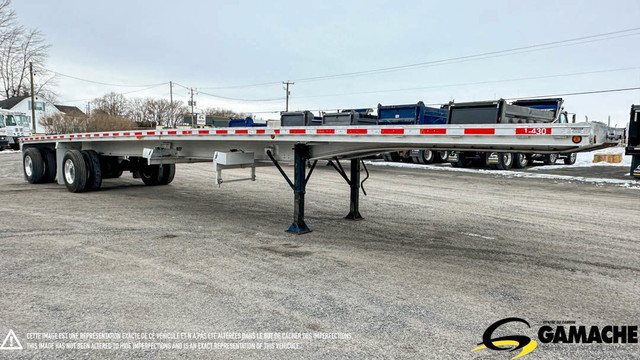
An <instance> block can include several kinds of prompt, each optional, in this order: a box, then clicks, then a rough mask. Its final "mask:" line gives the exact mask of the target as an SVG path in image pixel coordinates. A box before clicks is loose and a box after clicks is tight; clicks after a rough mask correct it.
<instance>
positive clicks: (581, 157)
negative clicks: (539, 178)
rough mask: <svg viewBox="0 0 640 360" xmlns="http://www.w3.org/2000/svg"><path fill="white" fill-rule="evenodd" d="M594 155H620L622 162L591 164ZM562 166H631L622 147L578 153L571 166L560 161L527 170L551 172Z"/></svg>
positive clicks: (629, 158) (628, 156) (629, 159)
mask: <svg viewBox="0 0 640 360" xmlns="http://www.w3.org/2000/svg"><path fill="white" fill-rule="evenodd" d="M595 154H607V155H612V154H622V161H621V162H619V163H608V162H604V161H602V162H597V163H594V162H593V155H595ZM563 166H572V167H591V166H624V167H630V166H631V155H624V148H622V147H617V146H616V147H610V148H606V149H601V150H595V151H589V152H581V153H578V158H577V159H576V163H575V164H573V165H564V164H562V161H561V160H558V164H556V165H542V166H532V167H531V168H530V169H529V170H533V171H539V170H552V169H559V168H561V167H563Z"/></svg>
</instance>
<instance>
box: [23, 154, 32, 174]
mask: <svg viewBox="0 0 640 360" xmlns="http://www.w3.org/2000/svg"><path fill="white" fill-rule="evenodd" d="M24 173H25V174H27V177H31V175H33V161H32V160H31V156H29V155H27V156H25V157H24Z"/></svg>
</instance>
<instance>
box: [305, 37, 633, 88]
mask: <svg viewBox="0 0 640 360" xmlns="http://www.w3.org/2000/svg"><path fill="white" fill-rule="evenodd" d="M638 30H640V28H632V29H626V30H619V31H613V32H608V33H602V34H597V35H589V36H582V37H578V38H573V39H567V40H560V41H552V42H548V43H543V44H536V45H529V46H521V47H516V48H511V49H505V50H498V51H490V52H485V53H479V54H474V55H466V56H458V57H452V58H447V59H441V60H434V61H426V62H420V63H415V64H409V65H401V66H392V67H387V68H380V69H373V70H365V71H356V72H350V73H342V74H335V75H326V76H316V77H308V78H302V79H297V80H296V81H315V80H324V79H330V78H337V77H351V76H360V75H369V74H377V73H380V72H389V71H398V70H404V69H413V68H417V67H425V66H433V65H440V64H444V63H457V62H462V61H469V60H475V59H486V58H491V57H495V56H506V55H513V54H521V53H525V52H531V51H540V50H547V49H549V48H557V47H564V46H573V45H578V44H583V43H588V42H595V41H603V40H609V39H615V38H618V37H626V36H633V35H640V33H636V34H625V35H621V36H612V37H607V38H603V39H594V40H590V41H583V42H580V41H581V40H586V39H593V38H598V37H604V36H608V35H614V34H620V33H628V32H633V31H638ZM567 43H571V44H567ZM461 60H462V61H461Z"/></svg>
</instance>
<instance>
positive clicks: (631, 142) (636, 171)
mask: <svg viewBox="0 0 640 360" xmlns="http://www.w3.org/2000/svg"><path fill="white" fill-rule="evenodd" d="M639 114H640V105H631V116H630V119H629V136H628V138H627V139H628V142H627V147H626V151H625V153H626V154H627V155H631V176H633V177H635V178H638V179H640V115H639Z"/></svg>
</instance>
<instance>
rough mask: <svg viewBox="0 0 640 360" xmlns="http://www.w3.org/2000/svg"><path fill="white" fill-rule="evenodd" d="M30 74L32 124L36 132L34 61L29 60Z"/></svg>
mask: <svg viewBox="0 0 640 360" xmlns="http://www.w3.org/2000/svg"><path fill="white" fill-rule="evenodd" d="M29 75H30V77H31V124H32V126H33V132H34V133H35V132H36V94H35V91H34V86H33V63H32V62H29Z"/></svg>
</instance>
